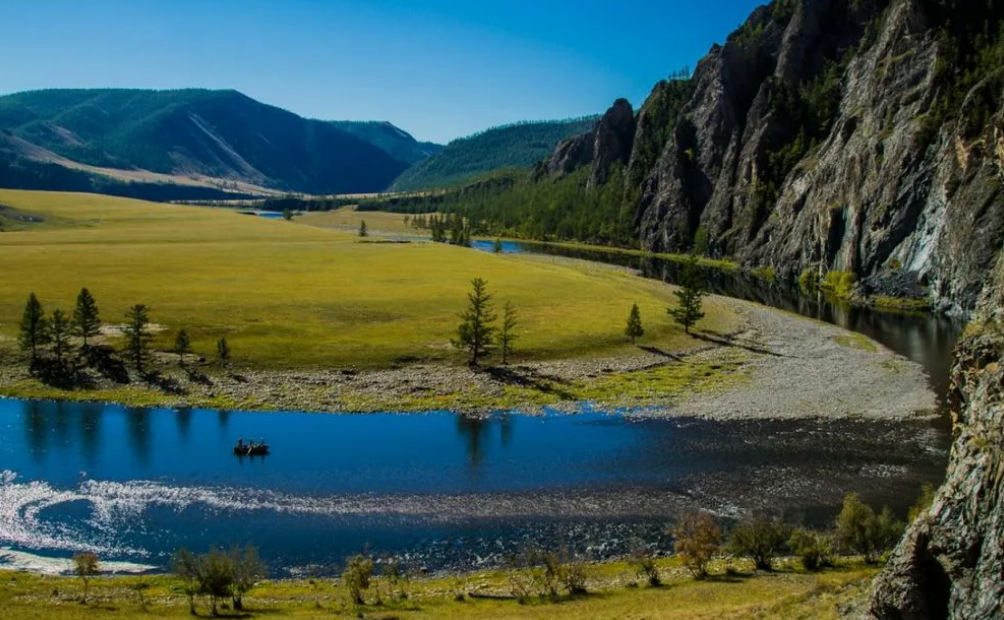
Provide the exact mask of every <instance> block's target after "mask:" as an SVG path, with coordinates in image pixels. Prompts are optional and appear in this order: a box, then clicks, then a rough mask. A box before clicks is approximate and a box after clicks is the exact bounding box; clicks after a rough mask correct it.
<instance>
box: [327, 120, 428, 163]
mask: <svg viewBox="0 0 1004 620" xmlns="http://www.w3.org/2000/svg"><path fill="white" fill-rule="evenodd" d="M331 124H332V125H334V126H335V127H337V128H339V129H341V130H342V131H347V132H349V133H350V134H352V135H354V136H355V137H357V138H361V139H363V140H365V141H367V142H369V143H370V144H372V145H374V146H377V147H380V148H381V149H383V150H384V151H385V152H386V153H387V154H388V155H390V156H391V157H393V158H394V159H397V160H398V161H402V162H404V163H406V164H408V165H409V166H411V165H413V164H416V163H418V162H420V161H422V160H423V159H425V158H426V157H429V156H430V155H435V154H436V153H438V152H440V151H442V150H443V145H441V144H436V143H435V142H419V141H418V140H416V139H415V138H414V137H412V135H411V134H410V133H408V132H407V131H405V130H403V129H401V128H400V127H396V126H394V125H393V124H391V123H388V122H387V121H331Z"/></svg>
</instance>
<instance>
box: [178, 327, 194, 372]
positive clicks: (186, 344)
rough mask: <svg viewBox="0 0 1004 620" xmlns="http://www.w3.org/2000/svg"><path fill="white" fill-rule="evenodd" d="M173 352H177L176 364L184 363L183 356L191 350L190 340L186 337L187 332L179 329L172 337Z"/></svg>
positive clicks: (182, 364)
mask: <svg viewBox="0 0 1004 620" xmlns="http://www.w3.org/2000/svg"><path fill="white" fill-rule="evenodd" d="M174 352H175V353H177V354H178V364H179V365H181V366H184V365H185V356H186V355H188V354H189V353H191V352H192V342H191V341H190V340H189V339H188V332H186V331H185V330H181V331H179V332H178V335H177V336H175V338H174Z"/></svg>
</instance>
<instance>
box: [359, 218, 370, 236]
mask: <svg viewBox="0 0 1004 620" xmlns="http://www.w3.org/2000/svg"><path fill="white" fill-rule="evenodd" d="M359 236H360V237H369V236H370V232H369V230H367V228H366V220H362V221H361V222H359Z"/></svg>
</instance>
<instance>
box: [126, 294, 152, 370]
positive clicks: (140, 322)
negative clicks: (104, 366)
mask: <svg viewBox="0 0 1004 620" xmlns="http://www.w3.org/2000/svg"><path fill="white" fill-rule="evenodd" d="M149 326H150V315H149V310H148V309H147V307H146V306H145V305H143V304H136V305H135V306H133V307H132V308H130V309H129V312H128V313H127V314H126V326H125V328H124V329H123V330H122V331H123V332H124V333H125V336H126V346H125V350H126V353H127V354H128V355H129V358H130V359H131V360H132V363H133V366H134V367H135V368H136V372H138V373H140V374H142V373H143V372H144V370H145V368H146V364H147V362H148V361H149V359H150V340H151V339H152V336H150V333H149V331H148V328H149Z"/></svg>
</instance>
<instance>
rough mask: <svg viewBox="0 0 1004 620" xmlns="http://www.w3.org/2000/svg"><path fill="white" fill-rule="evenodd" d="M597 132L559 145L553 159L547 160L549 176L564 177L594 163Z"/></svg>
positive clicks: (585, 134) (567, 139) (574, 137)
mask: <svg viewBox="0 0 1004 620" xmlns="http://www.w3.org/2000/svg"><path fill="white" fill-rule="evenodd" d="M595 141H596V130H595V129H594V130H593V131H589V132H586V133H582V134H579V135H577V136H572V137H571V138H565V139H564V140H562V141H561V142H559V143H558V146H557V148H555V149H554V153H552V154H551V158H550V159H548V160H547V174H549V175H551V176H555V177H563V176H565V175H567V174H571V173H573V172H575V171H576V170H578V169H579V168H581V167H582V166H586V165H588V164H589V163H590V162H592V161H593V143H594V142H595Z"/></svg>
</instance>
